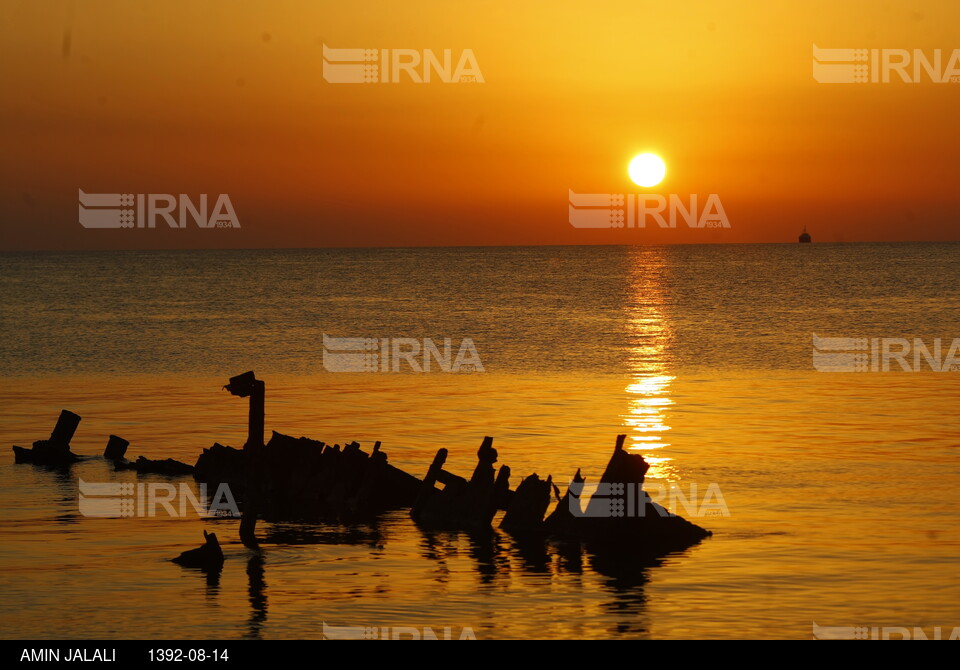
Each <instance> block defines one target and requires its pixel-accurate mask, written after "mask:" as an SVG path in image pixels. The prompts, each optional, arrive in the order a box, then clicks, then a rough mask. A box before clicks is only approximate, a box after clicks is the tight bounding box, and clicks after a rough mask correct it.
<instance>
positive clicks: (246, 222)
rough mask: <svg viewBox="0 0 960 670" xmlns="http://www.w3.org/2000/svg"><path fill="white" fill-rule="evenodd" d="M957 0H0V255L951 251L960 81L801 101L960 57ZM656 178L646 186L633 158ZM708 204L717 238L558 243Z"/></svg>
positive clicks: (957, 201) (609, 236)
mask: <svg viewBox="0 0 960 670" xmlns="http://www.w3.org/2000/svg"><path fill="white" fill-rule="evenodd" d="M957 26H960V4H957V3H955V2H948V1H943V2H921V3H916V2H888V3H884V4H883V5H880V4H879V3H875V2H867V1H861V2H847V3H843V4H842V5H837V4H836V3H832V2H822V1H817V2H799V1H798V2H780V3H743V2H676V3H662V2H637V1H636V0H630V1H626V0H624V1H610V2H592V3H586V4H585V3H580V2H553V3H508V2H458V3H444V2H416V1H413V2H402V3H399V2H386V1H377V0H368V1H367V2H364V3H361V4H350V3H318V2H312V1H309V2H308V1H304V2H294V1H281V2H270V3H266V2H252V1H250V0H229V1H227V0H223V1H213V2H204V3H185V2H184V3H180V2H176V3H129V2H122V1H119V0H118V1H115V2H114V1H107V0H91V1H87V2H63V1H61V2H54V1H27V0H24V1H21V2H12V1H8V2H5V3H4V4H3V5H2V6H0V62H2V63H3V64H4V65H3V67H2V68H0V142H2V146H3V152H2V154H3V159H2V163H0V165H2V179H0V203H2V210H0V221H2V223H0V225H2V232H0V249H3V250H12V249H103V248H193V247H198V248H199V247H313V246H396V245H402V246H409V245H414V246H420V245H513V244H624V243H699V242H781V241H783V242H794V241H796V236H797V234H798V233H799V232H800V230H801V229H802V228H803V226H807V227H808V229H809V230H810V231H811V232H812V233H813V236H814V241H841V240H843V241H859V240H956V239H958V238H960V235H958V232H957V231H958V228H957V212H958V210H960V189H957V188H956V183H957V181H958V176H960V171H958V169H957V160H956V158H957V156H958V154H960V152H958V149H960V132H957V128H956V120H957V118H960V83H957V84H952V83H946V84H936V83H931V82H929V81H923V82H921V83H917V84H906V83H898V82H895V83H890V84H819V83H817V82H816V81H814V79H813V77H812V75H811V61H812V58H811V49H812V45H813V44H817V45H818V46H820V47H825V48H905V49H911V50H912V49H924V50H926V51H931V52H932V50H934V49H941V50H942V51H943V53H944V60H946V59H947V58H948V57H949V54H950V53H951V52H952V50H953V49H955V48H960V29H958V28H957ZM324 44H326V45H327V46H328V47H333V48H369V49H374V48H375V49H400V48H406V49H417V50H426V49H430V50H432V51H433V52H434V53H437V54H442V52H443V50H444V49H450V50H451V52H452V54H453V57H454V60H456V59H457V57H458V56H459V55H460V54H461V53H462V52H463V50H465V49H471V50H472V51H473V54H474V55H475V56H476V60H477V64H478V66H479V68H480V69H481V70H482V74H483V79H484V82H483V83H467V82H465V83H450V84H445V83H442V82H437V81H433V82H431V83H424V84H415V83H412V82H410V81H401V82H399V83H387V84H384V83H377V84H331V83H328V82H325V81H324V80H323V77H322V46H323V45H324ZM644 151H651V152H654V153H657V154H658V155H660V156H661V157H662V158H663V159H664V160H665V161H666V164H667V177H666V179H665V180H664V181H663V182H662V183H661V184H660V185H658V186H657V187H653V188H651V189H641V188H640V187H638V186H636V185H634V184H632V182H630V181H629V178H628V176H627V171H626V167H627V163H628V162H629V160H630V158H632V157H633V156H634V155H636V154H638V153H641V152H644ZM78 189H83V190H84V191H86V192H93V193H99V192H124V193H171V194H178V193H185V194H188V195H190V196H197V195H199V194H200V193H208V194H211V199H215V195H216V194H219V193H228V194H229V195H230V197H231V200H232V202H233V205H234V207H235V209H236V212H237V215H238V218H239V220H240V223H241V226H242V227H241V228H240V229H239V230H229V231H223V230H199V229H196V228H187V229H185V230H171V229H167V228H165V227H163V226H161V227H160V228H158V229H156V230H87V229H84V228H82V227H81V226H80V225H79V223H78V221H77V216H76V211H77V191H78ZM568 189H573V190H574V191H576V192H578V193H607V192H623V193H629V192H634V193H644V192H646V193H661V194H669V193H677V194H683V195H684V196H685V195H686V194H690V193H697V194H700V196H701V198H705V197H706V196H707V195H708V194H710V193H716V194H718V195H719V196H720V198H721V200H722V202H723V206H724V209H725V211H726V214H727V216H728V218H729V221H730V225H731V228H730V229H727V230H701V229H687V228H686V227H685V226H684V224H682V223H681V224H680V226H681V227H680V228H677V229H675V230H658V229H655V228H646V229H634V230H616V231H615V230H578V229H575V228H573V227H571V226H570V225H569V223H568V221H567V194H568Z"/></svg>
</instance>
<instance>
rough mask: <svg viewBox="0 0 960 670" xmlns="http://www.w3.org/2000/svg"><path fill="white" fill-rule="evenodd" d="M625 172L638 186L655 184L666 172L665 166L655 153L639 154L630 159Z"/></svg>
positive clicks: (661, 179)
mask: <svg viewBox="0 0 960 670" xmlns="http://www.w3.org/2000/svg"><path fill="white" fill-rule="evenodd" d="M627 172H628V173H629V174H630V179H632V180H633V183H635V184H637V185H638V186H656V185H657V184H659V183H660V182H661V181H663V177H664V175H666V174H667V166H666V165H665V164H664V162H663V160H662V159H661V158H660V157H659V156H657V155H656V154H640V155H639V156H635V157H634V159H633V160H632V161H630V165H629V166H628V167H627Z"/></svg>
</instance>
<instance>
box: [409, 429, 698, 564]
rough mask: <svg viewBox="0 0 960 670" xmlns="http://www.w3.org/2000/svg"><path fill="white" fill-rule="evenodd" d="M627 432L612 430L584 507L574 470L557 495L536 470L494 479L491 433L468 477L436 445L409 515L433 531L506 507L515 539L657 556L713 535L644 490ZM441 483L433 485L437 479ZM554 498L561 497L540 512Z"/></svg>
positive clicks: (470, 525) (476, 521)
mask: <svg viewBox="0 0 960 670" xmlns="http://www.w3.org/2000/svg"><path fill="white" fill-rule="evenodd" d="M625 438H626V435H619V436H617V442H616V446H615V448H614V452H613V455H612V456H611V457H610V461H609V463H608V464H607V467H606V470H604V473H603V475H602V477H601V478H600V483H601V484H603V485H606V486H605V487H603V488H602V489H600V490H598V493H601V492H602V493H603V494H604V495H595V496H593V497H592V498H591V501H590V504H589V505H588V506H587V508H586V509H583V508H582V506H581V502H580V493H581V492H582V490H583V484H584V482H585V480H584V479H583V477H582V476H581V474H580V470H577V473H576V475H575V476H574V478H573V481H572V482H571V485H570V487H568V490H567V492H566V494H565V495H564V496H563V497H562V498H561V497H560V496H559V490H558V489H557V487H556V485H554V483H553V480H552V478H551V477H548V478H547V479H546V480H542V479H540V477H539V476H538V475H537V474H536V473H534V474H532V475H530V476H529V477H527V478H525V479H524V480H523V481H521V482H520V485H519V486H518V487H517V489H516V491H512V492H511V491H510V489H509V481H508V480H509V476H510V470H509V468H508V467H507V466H505V465H504V466H501V468H500V471H499V473H498V476H497V479H496V483H495V484H494V480H493V468H492V463H493V462H495V461H496V450H494V449H493V448H492V446H491V443H492V438H489V437H488V438H485V439H484V443H483V445H482V446H481V447H480V450H479V451H478V452H477V457H478V464H477V468H476V470H475V471H474V476H473V477H472V478H471V479H470V480H469V481H467V480H466V479H464V478H462V477H458V476H457V475H455V474H453V473H450V472H448V471H446V470H444V469H443V465H444V463H445V461H446V458H447V450H446V449H440V450H439V451H438V452H437V455H436V457H435V458H434V461H433V465H431V467H430V471H429V472H428V474H427V477H426V478H425V479H424V481H423V485H422V489H421V492H420V495H419V496H418V497H417V502H416V504H415V505H414V507H413V509H412V510H411V517H412V518H413V519H414V521H416V522H417V523H418V524H420V525H421V526H424V527H427V528H437V529H459V530H478V529H481V528H483V527H489V525H490V523H491V521H492V520H493V517H494V515H495V513H496V510H497V509H502V510H505V512H506V513H505V514H504V515H503V519H502V521H501V522H500V528H502V529H503V530H505V531H507V532H509V533H510V534H511V535H514V536H516V537H520V538H525V539H529V538H531V537H541V538H543V539H546V538H549V537H552V538H555V539H558V540H561V541H564V542H577V543H581V544H583V545H584V546H585V547H586V548H587V551H588V552H589V553H593V554H597V555H604V554H611V553H612V554H627V555H631V556H638V555H644V556H650V557H654V556H662V555H664V554H667V553H670V552H673V551H680V550H682V549H686V548H688V547H690V546H693V545H695V544H697V543H698V542H700V541H701V540H702V539H704V538H706V537H709V536H710V535H711V533H710V531H708V530H706V529H704V528H701V527H700V526H697V525H696V524H693V523H691V522H689V521H687V520H686V519H684V518H682V517H680V516H677V515H674V514H672V513H670V512H669V511H668V510H666V509H665V508H664V507H662V506H660V505H658V504H656V503H654V502H653V501H652V500H650V497H649V496H648V495H647V493H646V492H645V491H644V490H643V482H644V477H645V475H646V473H647V470H648V469H649V467H650V466H649V465H648V464H647V462H646V461H645V460H644V458H643V456H641V455H639V454H630V453H628V452H627V451H626V450H625V449H624V448H623V443H624V440H625ZM438 482H439V483H441V484H443V487H444V488H443V489H437V488H436V484H437V483H438ZM552 497H556V498H557V500H558V501H559V502H558V504H557V506H556V508H555V509H554V510H553V512H552V513H551V514H550V515H549V517H547V518H546V519H545V518H544V517H545V515H546V512H547V509H548V508H549V506H550V503H551V501H552Z"/></svg>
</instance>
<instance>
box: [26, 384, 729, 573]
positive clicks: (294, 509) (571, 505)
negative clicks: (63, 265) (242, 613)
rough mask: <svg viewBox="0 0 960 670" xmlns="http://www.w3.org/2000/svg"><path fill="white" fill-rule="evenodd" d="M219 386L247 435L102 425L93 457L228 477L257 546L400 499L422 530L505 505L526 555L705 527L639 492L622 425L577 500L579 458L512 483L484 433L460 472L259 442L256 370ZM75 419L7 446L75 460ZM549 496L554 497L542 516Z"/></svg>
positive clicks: (200, 563) (205, 553)
mask: <svg viewBox="0 0 960 670" xmlns="http://www.w3.org/2000/svg"><path fill="white" fill-rule="evenodd" d="M224 388H225V389H226V390H227V391H229V392H230V393H232V394H233V395H236V396H239V397H244V398H249V399H250V401H249V402H250V411H249V419H248V435H247V441H246V443H245V444H244V446H243V448H242V449H236V448H233V447H229V446H224V445H222V444H219V443H215V444H214V445H213V446H212V447H210V448H208V449H204V450H203V452H202V453H201V454H200V456H199V457H198V458H197V462H196V464H195V465H192V466H191V465H189V464H187V463H182V462H180V461H176V460H173V459H166V460H150V459H147V458H144V457H143V456H141V457H139V458H138V459H137V460H136V461H133V462H130V461H127V460H126V459H125V458H124V456H125V453H126V450H127V446H128V445H129V443H128V442H127V441H126V440H124V439H123V438H121V437H118V436H116V435H111V436H110V438H109V440H108V442H107V446H106V449H105V450H104V453H103V457H104V458H106V459H108V460H110V461H112V462H113V463H114V465H115V468H116V469H118V470H120V469H132V470H136V471H137V472H138V473H158V474H163V475H167V476H171V477H178V476H187V475H192V476H193V477H194V478H195V479H196V480H197V481H199V482H204V483H206V484H207V485H208V486H211V487H213V486H219V485H220V484H222V483H225V484H227V485H229V486H230V490H231V491H232V492H233V494H234V496H235V497H236V499H237V500H238V501H240V502H241V508H242V516H241V520H240V528H239V534H240V539H241V541H242V542H243V544H245V545H246V546H248V547H250V548H253V549H256V548H258V546H259V543H258V541H257V538H256V524H257V521H258V520H259V519H264V520H266V521H271V522H313V521H334V522H340V523H344V524H351V523H358V522H366V521H371V520H374V519H375V518H376V517H377V516H378V515H380V514H382V513H383V512H386V511H389V510H396V509H404V508H409V509H410V516H411V518H412V519H413V521H414V522H415V523H416V524H417V525H418V526H419V527H420V528H421V529H423V530H425V531H431V530H454V531H465V532H469V533H478V532H479V533H483V532H485V531H489V530H490V529H491V526H492V524H493V521H494V519H495V517H496V515H497V514H498V513H499V512H503V516H502V519H501V521H500V525H499V527H500V528H501V529H502V530H503V531H505V532H507V533H509V534H510V535H511V536H512V537H513V538H514V539H515V541H516V542H517V543H518V547H522V548H523V547H525V548H527V549H532V551H531V555H536V554H537V551H536V546H537V545H539V546H541V547H542V545H543V543H544V542H547V541H552V542H556V543H559V544H560V545H561V546H564V547H578V546H579V547H582V548H585V549H586V551H587V553H588V554H590V555H591V557H592V561H593V562H594V564H596V565H607V566H613V568H614V569H615V568H616V566H617V565H619V564H621V563H623V564H624V565H627V564H630V563H631V562H632V563H633V564H634V565H639V564H646V565H649V564H653V562H655V561H656V559H657V558H658V557H662V556H665V555H666V554H669V553H672V552H677V551H682V550H684V549H687V548H689V547H692V546H693V545H695V544H697V543H699V542H700V541H701V540H703V539H704V538H706V537H709V536H710V535H711V532H710V531H708V530H706V529H704V528H701V527H700V526H697V525H696V524H693V523H691V522H689V521H687V520H686V519H683V518H682V517H680V516H677V515H674V514H672V513H670V512H668V511H667V510H666V509H665V508H663V507H661V506H660V505H658V504H656V503H655V502H653V501H652V500H651V499H650V498H649V496H648V495H647V493H646V492H645V491H644V490H643V482H644V477H645V476H646V473H647V470H648V469H649V465H648V464H647V462H646V461H645V460H644V458H643V456H641V455H639V454H631V453H629V452H628V451H627V450H626V449H624V446H623V445H624V440H625V438H626V435H619V436H617V440H616V444H615V447H614V451H613V454H612V455H611V457H610V461H609V462H608V464H607V467H606V469H605V470H604V472H603V475H602V476H601V478H600V480H599V482H598V484H599V487H597V494H596V495H594V496H593V497H591V499H590V502H589V504H588V505H587V506H586V508H585V509H584V508H583V507H582V503H581V501H580V495H581V493H582V492H583V491H584V486H585V480H584V478H583V477H582V476H581V473H580V470H577V472H576V474H575V475H574V477H573V480H572V482H571V484H570V486H569V487H568V489H567V491H566V492H565V493H564V494H563V496H561V495H560V490H559V488H558V487H557V486H556V484H554V482H553V478H552V476H548V477H547V478H546V479H541V478H540V476H539V475H537V474H536V473H533V474H531V475H529V476H527V477H526V478H524V479H522V480H521V481H520V483H519V484H518V485H517V488H516V489H515V490H511V489H510V476H511V471H510V468H509V466H507V465H501V466H500V467H499V468H495V467H494V464H495V463H497V459H498V453H497V450H496V449H495V448H494V447H493V438H492V437H485V438H483V441H482V443H481V445H480V448H479V449H478V450H477V465H476V467H475V468H474V471H473V474H472V475H471V476H470V478H469V479H466V478H464V477H460V476H459V475H456V474H454V473H452V472H450V471H448V470H446V469H444V464H445V462H446V459H447V455H448V451H447V449H439V450H438V451H437V454H436V456H435V457H434V459H433V462H432V464H431V465H430V468H429V470H428V472H427V474H426V476H425V477H424V479H423V480H422V481H421V480H420V479H418V478H417V477H414V476H413V475H411V474H409V473H407V472H404V471H403V470H401V469H400V468H397V467H395V466H393V465H391V464H390V463H389V462H388V458H387V454H386V452H385V451H383V450H382V449H381V444H380V442H376V443H375V444H374V445H373V448H372V450H371V451H370V452H369V453H368V452H366V451H364V450H363V449H361V447H360V444H359V443H357V442H351V443H349V444H346V445H344V446H343V447H341V446H340V445H339V444H335V445H332V446H331V445H329V444H325V443H324V442H320V441H316V440H311V439H308V438H306V437H300V438H294V437H291V436H288V435H283V434H281V433H278V432H273V433H272V436H271V438H270V440H269V441H268V442H267V443H266V444H264V439H263V434H264V401H265V384H264V382H263V380H259V379H257V378H256V376H255V375H254V373H253V371H250V372H246V373H244V374H242V375H238V376H236V377H233V378H231V379H230V381H229V383H228V384H227V385H226V386H225V387H224ZM79 423H80V417H79V416H78V415H76V414H74V413H73V412H69V411H67V410H63V411H62V412H61V414H60V417H59V419H58V421H57V424H56V427H55V428H54V430H53V432H52V433H51V435H50V438H49V439H48V440H38V441H37V442H34V443H33V448H32V449H25V448H23V447H18V446H14V447H13V450H14V455H15V460H16V462H17V463H33V464H36V465H42V466H47V467H52V468H67V467H69V466H70V465H71V464H73V463H75V462H76V461H78V460H81V459H82V458H84V457H82V456H78V455H77V454H74V453H72V452H71V451H70V440H71V439H72V438H73V435H74V433H75V432H76V429H77V426H78V425H79ZM601 493H603V495H601ZM553 499H556V500H557V501H558V502H557V505H556V507H555V508H554V510H553V511H552V512H551V513H550V515H549V516H547V510H548V509H549V507H550V504H551V502H552V501H553ZM625 503H626V505H625ZM268 539H271V538H270V537H269V536H268ZM204 540H205V543H204V544H203V545H202V546H201V547H200V548H198V549H193V550H190V551H186V552H184V553H183V554H181V556H179V557H178V558H176V559H173V560H174V561H175V562H178V563H180V564H182V565H186V566H191V567H200V568H203V569H206V570H213V571H217V572H219V569H220V568H221V567H222V565H223V552H222V551H221V550H220V545H219V543H218V541H217V538H216V535H214V534H212V533H210V534H208V533H206V532H204ZM576 553H577V551H573V552H571V556H572V555H574V554H576Z"/></svg>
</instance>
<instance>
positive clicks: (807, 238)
mask: <svg viewBox="0 0 960 670" xmlns="http://www.w3.org/2000/svg"><path fill="white" fill-rule="evenodd" d="M812 241H813V240H812V239H811V237H810V233H808V232H807V227H806V226H804V227H803V232H802V233H800V242H803V243H807V242H812Z"/></svg>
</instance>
